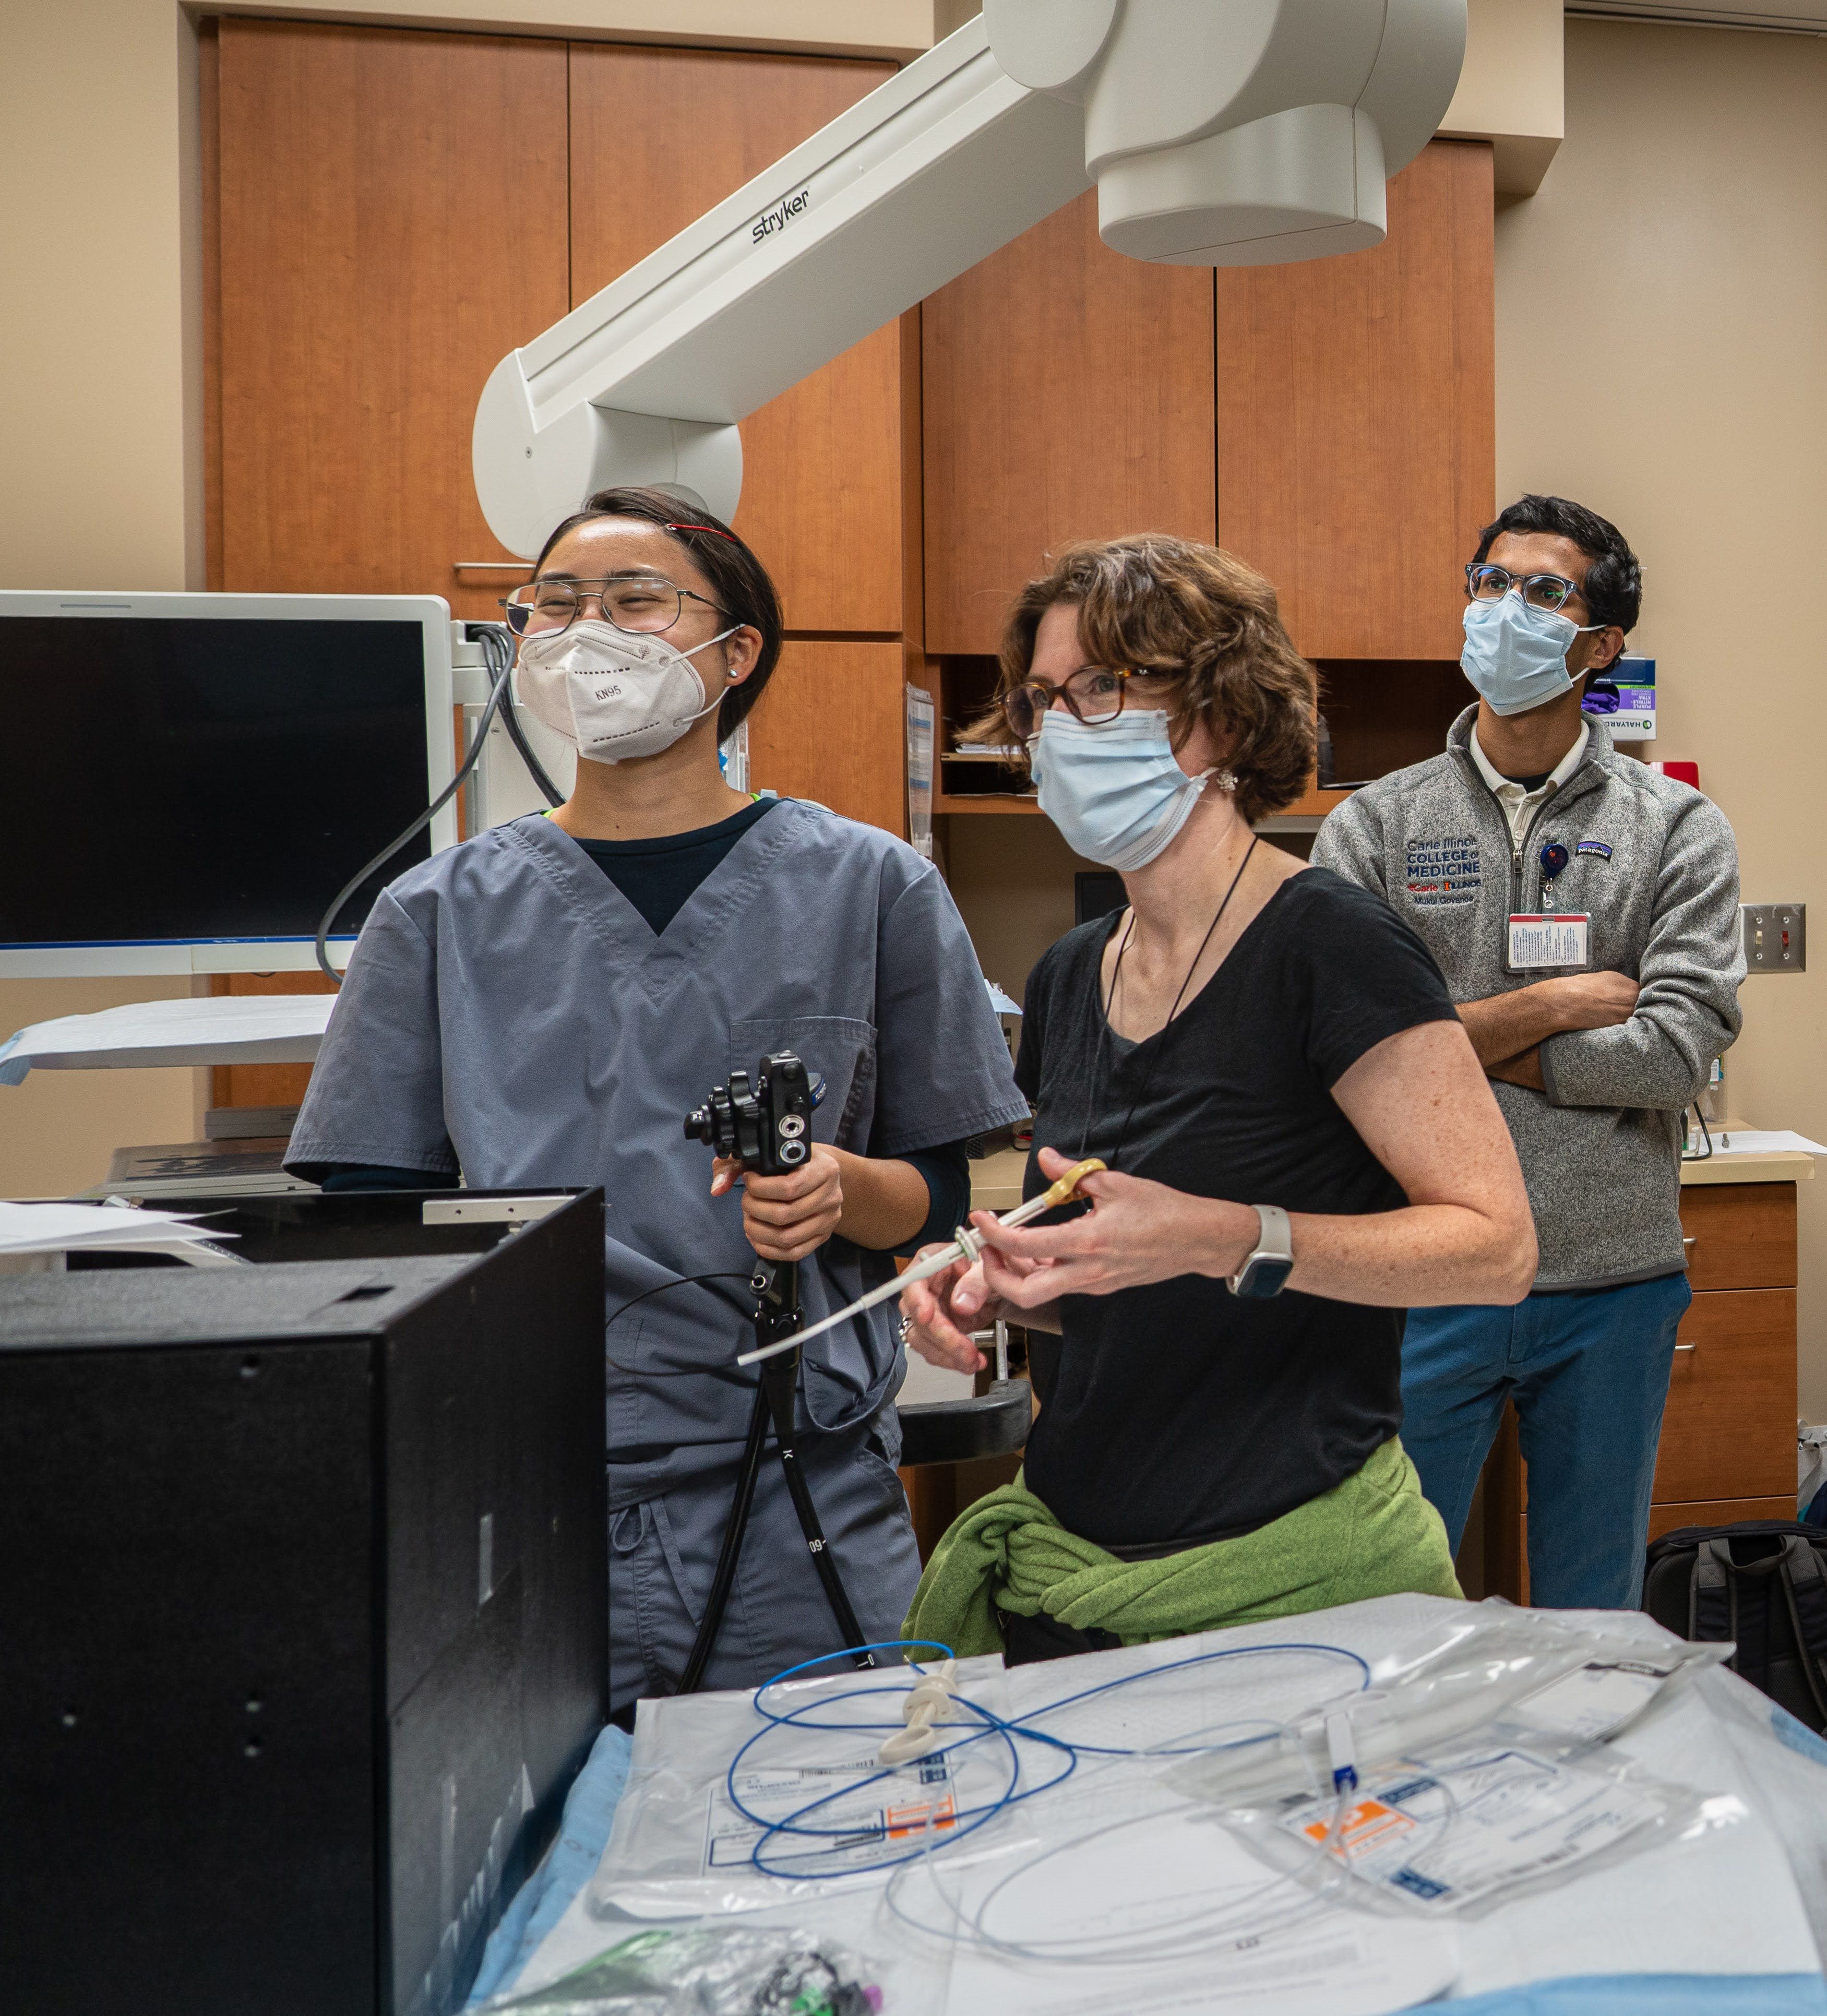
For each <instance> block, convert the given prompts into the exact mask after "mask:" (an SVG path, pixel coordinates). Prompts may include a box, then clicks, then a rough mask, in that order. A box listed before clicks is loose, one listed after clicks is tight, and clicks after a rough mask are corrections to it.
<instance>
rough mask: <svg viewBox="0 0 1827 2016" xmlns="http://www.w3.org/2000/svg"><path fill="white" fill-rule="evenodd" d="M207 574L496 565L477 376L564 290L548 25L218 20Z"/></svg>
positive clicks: (466, 611) (488, 603)
mask: <svg viewBox="0 0 1827 2016" xmlns="http://www.w3.org/2000/svg"><path fill="white" fill-rule="evenodd" d="M219 66H220V67H219V73H218V77H219V90H218V121H219V124H218V132H217V135H216V138H217V139H218V142H219V148H218V154H217V160H218V177H217V182H218V211H219V219H220V234H221V235H220V253H219V263H218V272H219V276H220V278H219V286H220V305H219V313H220V339H219V356H220V360H221V362H220V383H221V433H220V450H219V453H220V473H219V478H218V495H219V499H220V513H221V553H222V560H221V579H220V580H219V581H216V582H214V583H213V584H212V585H214V586H217V587H221V588H225V589H253V590H259V589H271V590H292V591H300V592H347V593H355V592H359V593H365V594H397V593H413V594H436V595H443V596H447V597H448V599H449V600H450V603H451V607H452V609H453V610H455V612H456V613H457V614H459V615H465V616H471V617H495V615H496V614H497V610H496V607H495V603H496V599H497V597H498V596H500V595H501V594H502V593H503V592H505V591H504V588H503V585H502V584H503V583H504V582H511V581H513V580H514V579H516V578H517V577H516V575H514V574H500V575H491V574H480V573H469V574H461V573H459V572H457V571H455V563H457V562H459V561H462V560H495V559H502V558H505V557H507V556H506V555H505V551H504V549H502V547H501V546H499V545H497V544H496V542H495V540H494V539H493V538H491V536H490V535H489V532H488V530H487V526H486V525H485V524H484V520H483V517H482V511H481V507H480V506H479V505H478V504H477V501H476V488H475V484H474V482H473V480H472V477H471V475H470V468H469V431H470V423H471V422H472V420H473V418H474V416H475V412H476V401H477V398H478V397H479V395H480V393H481V391H482V387H483V383H484V380H486V379H487V376H488V374H489V373H490V372H491V370H493V369H494V368H495V365H496V363H497V362H498V361H499V360H500V358H502V356H504V355H505V354H506V352H507V351H509V350H511V349H512V347H514V346H515V345H516V344H520V343H524V342H525V341H526V340H527V338H528V337H531V336H534V335H536V334H537V333H538V332H539V331H540V330H541V329H544V328H545V327H546V326H548V324H550V323H551V322H555V321H556V320H557V319H558V318H559V316H560V315H563V313H564V312H565V311H566V308H568V307H569V306H570V301H569V297H568V293H567V289H566V267H567V250H566V218H567V214H568V200H567V190H566V99H565V45H564V44H563V42H558V41H532V40H527V39H520V38H505V37H499V36H490V35H457V34H431V33H425V32H420V31H412V32H395V31H392V30H389V29H380V28H356V27H324V26H319V25H316V24H312V23H304V22H294V21H250V20H233V19H230V20H224V21H223V22H222V23H221V48H220V56H219Z"/></svg>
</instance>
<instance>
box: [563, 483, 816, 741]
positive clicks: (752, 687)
mask: <svg viewBox="0 0 1827 2016" xmlns="http://www.w3.org/2000/svg"><path fill="white" fill-rule="evenodd" d="M597 518H643V519H645V520H646V521H647V523H648V524H650V525H657V526H659V527H660V529H661V530H662V531H665V532H667V533H670V534H671V536H672V537H673V538H674V539H676V540H677V541H678V543H679V544H680V545H682V546H683V547H684V548H685V551H686V552H687V553H689V555H690V556H691V559H692V565H693V566H694V567H696V568H697V570H698V571H699V572H700V574H703V577H704V578H705V579H706V580H707V581H709V582H710V586H711V589H712V590H713V591H714V593H715V595H716V597H717V607H718V608H719V609H720V610H722V612H723V614H724V615H725V617H728V619H729V620H730V621H732V622H735V623H746V624H747V625H750V627H751V628H754V629H757V630H759V631H760V632H761V654H760V656H759V657H757V659H756V661H755V669H754V670H753V671H752V672H750V675H749V676H748V677H747V678H746V679H744V680H743V682H742V684H741V685H740V686H732V687H731V688H730V689H729V691H728V693H725V695H724V696H723V704H722V705H721V707H718V709H717V740H718V741H719V742H723V741H727V740H728V738H729V736H731V735H732V733H734V732H735V727H736V725H737V723H738V722H740V721H741V720H743V718H744V717H745V716H746V715H747V714H748V712H749V711H750V708H751V707H753V705H754V704H755V703H756V701H757V700H759V699H760V698H761V689H762V688H763V687H764V686H766V685H767V683H768V679H769V676H770V675H771V673H772V672H773V670H774V668H775V665H776V664H778V663H779V658H780V636H781V617H780V597H779V595H778V594H777V593H776V592H775V587H774V583H773V582H772V581H771V580H770V579H769V578H768V570H767V569H766V568H765V567H763V566H762V564H761V562H760V560H757V558H756V557H755V555H754V553H753V551H752V550H751V549H750V546H749V545H748V543H747V542H746V540H744V539H742V538H739V537H738V536H737V535H736V534H735V533H734V532H732V531H731V530H730V529H729V527H728V526H727V525H726V524H725V523H724V522H723V520H721V518H718V517H713V516H712V515H711V513H710V512H709V511H707V510H706V509H705V508H704V506H703V505H702V504H700V503H699V502H697V501H696V499H686V498H685V497H684V496H682V495H680V494H679V493H678V491H671V490H667V489H666V488H662V487H654V488H644V487H642V486H641V485H638V484H624V485H623V486H622V487H621V488H619V489H614V490H599V491H597V492H596V494H595V495H594V496H593V497H591V498H589V499H587V500H586V501H585V502H584V508H583V509H582V510H581V511H574V512H573V513H571V515H570V517H568V518H566V519H564V520H561V522H560V523H559V524H556V525H555V526H554V527H552V536H551V537H550V538H548V539H547V541H546V542H545V545H543V546H541V548H540V549H539V557H538V560H535V561H534V563H533V572H534V576H535V577H537V576H538V573H539V571H540V569H541V567H544V566H545V561H546V556H547V555H548V553H550V552H551V551H552V548H553V547H554V546H556V545H557V544H558V542H559V540H560V539H562V538H563V537H564V535H566V533H567V532H569V531H574V530H575V529H576V528H577V527H578V526H579V525H587V524H590V523H591V521H592V520H593V519H597Z"/></svg>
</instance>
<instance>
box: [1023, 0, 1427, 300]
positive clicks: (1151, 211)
mask: <svg viewBox="0 0 1827 2016" xmlns="http://www.w3.org/2000/svg"><path fill="white" fill-rule="evenodd" d="M984 23H985V26H986V27H987V28H988V30H989V35H990V49H991V54H992V55H993V56H994V57H995V59H996V61H997V62H998V64H999V65H1000V66H1001V67H1002V69H1003V70H1005V71H1006V72H1007V74H1009V76H1010V77H1013V78H1014V79H1015V80H1016V82H1017V83H1020V84H1025V85H1027V87H1028V88H1029V89H1030V90H1031V91H1041V92H1047V93H1048V95H1051V96H1053V97H1056V98H1061V99H1066V100H1069V101H1070V103H1074V104H1076V105H1078V106H1082V107H1083V110H1084V164H1085V172H1086V173H1087V174H1088V175H1090V176H1091V177H1092V179H1093V180H1094V181H1095V182H1096V184H1097V185H1098V229H1099V233H1100V234H1101V236H1102V238H1103V240H1104V242H1105V243H1106V245H1109V246H1110V247H1112V248H1113V250H1117V251H1119V252H1126V253H1127V254H1130V256H1131V257H1134V258H1138V259H1148V260H1155V261H1163V262H1165V263H1167V264H1170V265H1195V266H1257V265H1275V264H1277V263H1279V261H1284V260H1290V259H1313V258H1318V257H1322V256H1323V255H1324V254H1328V253H1332V252H1350V251H1355V250H1359V249H1361V247H1365V246H1368V245H1375V244H1376V243H1379V241H1380V240H1381V239H1382V238H1383V232H1384V229H1385V207H1384V200H1383V186H1384V184H1385V182H1386V180H1387V178H1389V177H1390V175H1394V174H1396V173H1397V171H1399V170H1401V169H1402V168H1404V167H1406V166H1407V165H1408V163H1409V162H1410V161H1412V160H1413V159H1414V158H1415V155H1416V154H1418V153H1419V152H1420V151H1421V149H1422V147H1424V146H1426V143H1427V142H1428V140H1429V139H1430V136H1431V135H1433V131H1434V129H1435V128H1436V127H1437V126H1438V125H1439V124H1440V119H1441V117H1442V116H1443V114H1444V113H1445V110H1446V108H1447V106H1448V103H1449V102H1450V101H1451V98H1452V95H1453V90H1454V87H1455V85H1456V84H1457V83H1458V76H1459V68H1460V65H1461V63H1462V61H1463V60H1464V57H1465V49H1466V7H1465V0H985V4H984Z"/></svg>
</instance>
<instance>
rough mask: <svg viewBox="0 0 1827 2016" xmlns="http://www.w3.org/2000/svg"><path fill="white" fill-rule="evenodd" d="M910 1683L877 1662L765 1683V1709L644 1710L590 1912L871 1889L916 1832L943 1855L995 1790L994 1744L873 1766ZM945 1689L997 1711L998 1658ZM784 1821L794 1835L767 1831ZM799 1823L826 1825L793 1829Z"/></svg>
mask: <svg viewBox="0 0 1827 2016" xmlns="http://www.w3.org/2000/svg"><path fill="white" fill-rule="evenodd" d="M918 1677H919V1676H918V1674H917V1673H916V1672H915V1671H914V1670H913V1669H912V1668H910V1667H908V1666H905V1665H890V1666H883V1667H879V1668H877V1669H873V1670H872V1671H866V1672H856V1671H854V1670H853V1669H843V1670H841V1671H840V1672H836V1673H833V1672H829V1671H827V1672H824V1673H822V1674H820V1675H819V1676H816V1677H811V1678H804V1679H789V1680H785V1681H779V1682H776V1683H773V1684H771V1686H770V1687H768V1688H767V1689H765V1690H763V1691H764V1697H765V1700H766V1701H767V1704H768V1708H770V1709H771V1715H770V1714H765V1713H764V1712H762V1711H761V1709H760V1708H757V1706H756V1703H755V1697H754V1696H753V1694H735V1693H730V1694H694V1695H691V1696H689V1697H684V1698H682V1699H677V1700H655V1701H642V1704H641V1706H640V1710H639V1719H638V1723H637V1725H636V1728H635V1759H634V1765H633V1768H632V1769H631V1771H630V1773H629V1775H628V1790H627V1791H626V1793H625V1794H624V1795H623V1798H622V1801H621V1803H620V1805H619V1806H618V1807H617V1809H616V1816H615V1823H614V1826H613V1829H612V1830H611V1831H610V1838H609V1844H608V1845H607V1847H606V1848H605V1849H604V1850H603V1853H602V1861H601V1862H600V1863H599V1865H598V1867H597V1871H596V1874H595V1876H594V1877H592V1879H591V1881H590V1885H589V1887H588V1892H587V1893H586V1894H587V1899H588V1904H589V1906H590V1908H591V1909H592V1910H593V1911H595V1912H597V1913H599V1915H601V1914H606V1913H611V1912H619V1913H626V1914H627V1915H628V1916H630V1917H637V1918H675V1917H700V1916H703V1915H706V1914H708V1913H716V1912H727V1911H752V1910H766V1909H768V1908H770V1907H771V1906H779V1905H782V1904H787V1903H792V1902H793V1900H794V1899H799V1898H807V1897H815V1896H819V1895H825V1894H827V1893H828V1892H830V1891H832V1890H833V1889H839V1888H854V1887H856V1886H857V1885H869V1884H872V1883H876V1882H879V1881H881V1880H882V1877H883V1868H884V1867H885V1865H886V1863H887V1862H889V1861H891V1860H893V1859H898V1857H899V1856H900V1855H901V1854H902V1853H905V1852H906V1851H905V1845H906V1844H907V1843H908V1842H909V1841H912V1842H913V1843H914V1844H915V1847H916V1848H917V1846H918V1845H919V1841H920V1839H921V1838H922V1836H923V1835H924V1834H925V1833H926V1831H927V1828H928V1826H929V1823H930V1827H931V1831H932V1833H933V1835H934V1836H935V1837H936V1838H937V1839H939V1840H940V1841H943V1842H944V1843H945V1844H946V1845H947V1846H948V1849H949V1850H951V1852H956V1850H957V1849H958V1848H961V1847H962V1846H963V1845H965V1837H966V1836H967V1835H968V1834H969V1833H971V1832H972V1831H973V1829H974V1827H975V1824H976V1818H977V1817H979V1816H981V1815H983V1814H987V1813H988V1812H989V1811H990V1810H991V1809H992V1808H994V1806H995V1805H996V1804H997V1802H998V1801H1000V1800H1001V1799H1002V1796H1003V1795H1004V1793H1005V1790H1006V1788H1007V1787H1008V1784H1009V1768H1008V1766H1007V1763H1006V1762H1005V1759H1003V1758H1002V1756H1001V1755H998V1754H997V1753H999V1752H1000V1751H1002V1749H1003V1748H1004V1747H1005V1746H1004V1745H1003V1744H1001V1743H1000V1742H999V1741H998V1742H996V1743H994V1744H991V1743H980V1744H974V1745H971V1746H969V1747H967V1748H965V1749H963V1750H962V1751H959V1752H955V1753H953V1754H951V1755H948V1756H947V1757H943V1758H936V1759H921V1760H919V1762H917V1763H915V1764H912V1765H909V1766H904V1767H903V1768H902V1769H900V1770H898V1771H892V1772H887V1771H884V1770H883V1767H882V1766H881V1764H880V1763H879V1760H878V1758H877V1751H879V1748H880V1745H881V1743H882V1740H883V1737H885V1736H887V1735H888V1734H890V1733H892V1732H893V1731H894V1730H898V1729H900V1728H901V1727H902V1726H903V1721H902V1714H901V1707H902V1703H903V1701H905V1698H906V1697H907V1695H908V1692H909V1690H911V1689H912V1686H913V1685H914V1683H915V1680H916V1679H917V1678H918ZM955 1680H956V1683H957V1685H958V1687H959V1689H960V1690H961V1691H962V1692H963V1693H965V1694H968V1695H969V1697H970V1698H971V1699H972V1700H973V1701H976V1702H978V1703H980V1705H982V1707H983V1708H985V1709H987V1711H988V1712H990V1714H991V1715H1000V1714H1002V1713H1003V1712H1005V1708H1006V1705H1007V1704H1006V1699H1005V1683H1004V1679H1003V1673H1002V1661H1001V1660H1000V1659H998V1658H993V1657H992V1658H977V1659H963V1660H960V1661H958V1665H957V1668H956V1672H955ZM976 1726H978V1727H982V1726H984V1725H983V1724H982V1723H979V1724H977V1725H976ZM807 1809H812V1810H811V1811H808V1810H807ZM751 1816H757V1817H758V1819H759V1820H760V1821H761V1824H757V1817H751ZM789 1821H791V1822H794V1823H795V1831H793V1832H787V1831H771V1829H772V1828H773V1827H775V1824H776V1823H786V1822H789ZM811 1827H817V1828H818V1829H821V1830H828V1831H821V1832H819V1833H816V1834H813V1833H808V1832H805V1831H800V1830H804V1829H806V1828H811Z"/></svg>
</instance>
